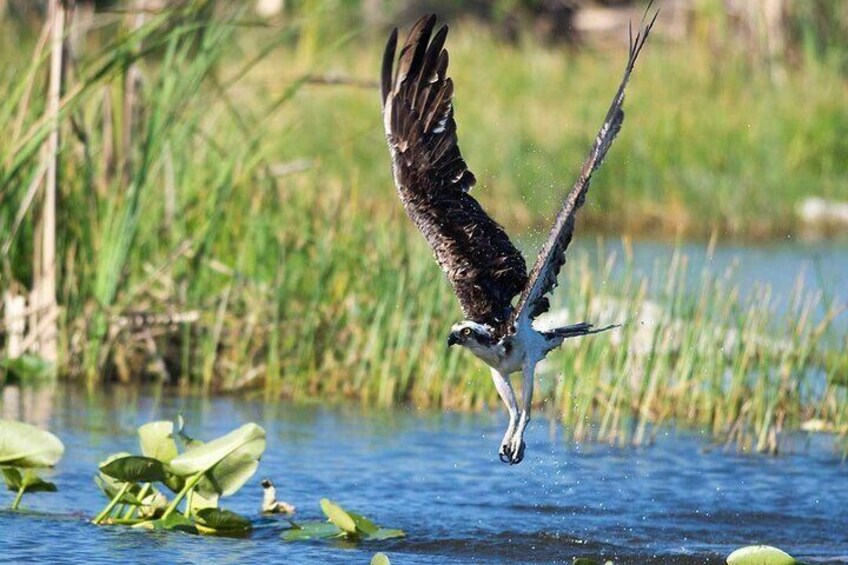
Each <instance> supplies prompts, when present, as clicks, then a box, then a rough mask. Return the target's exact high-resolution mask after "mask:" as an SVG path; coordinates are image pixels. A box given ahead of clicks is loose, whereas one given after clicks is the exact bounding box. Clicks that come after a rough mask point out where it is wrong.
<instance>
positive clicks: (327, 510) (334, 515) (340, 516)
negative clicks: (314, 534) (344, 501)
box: [321, 498, 356, 534]
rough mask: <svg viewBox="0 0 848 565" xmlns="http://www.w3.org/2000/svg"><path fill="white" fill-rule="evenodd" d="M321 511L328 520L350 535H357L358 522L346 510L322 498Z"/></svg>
mask: <svg viewBox="0 0 848 565" xmlns="http://www.w3.org/2000/svg"><path fill="white" fill-rule="evenodd" d="M321 510H322V511H323V512H324V515H325V516H327V519H328V520H330V522H332V523H333V524H335V525H336V526H338V527H339V528H341V529H342V530H344V531H345V532H347V533H349V534H355V533H356V522H355V521H354V520H353V518H352V517H351V516H350V514H348V513H347V512H345V510H344V509H343V508H342V507H341V506H339V505H338V504H336V503H334V502H333V501H331V500H329V499H327V498H322V499H321Z"/></svg>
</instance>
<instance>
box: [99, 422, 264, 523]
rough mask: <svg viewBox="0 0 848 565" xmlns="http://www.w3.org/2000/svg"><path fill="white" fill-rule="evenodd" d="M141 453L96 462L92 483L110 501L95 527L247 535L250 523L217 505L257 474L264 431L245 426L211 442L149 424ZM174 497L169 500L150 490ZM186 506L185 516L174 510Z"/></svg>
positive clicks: (143, 429) (143, 431)
mask: <svg viewBox="0 0 848 565" xmlns="http://www.w3.org/2000/svg"><path fill="white" fill-rule="evenodd" d="M138 435H139V440H140V444H141V452H142V455H140V456H139V455H130V454H127V453H117V454H114V455H110V456H109V457H108V458H107V459H106V460H105V461H103V463H101V464H100V469H99V473H98V475H97V476H96V477H95V482H97V485H98V486H99V487H100V489H101V490H102V491H103V492H104V494H106V496H107V498H109V503H108V504H107V505H106V507H105V508H103V510H102V511H101V512H100V513H99V514H98V515H97V516H96V517H95V518H94V520H93V523H94V524H104V523H106V524H125V525H132V526H133V527H137V528H143V529H151V530H159V529H166V530H170V529H178V530H182V531H190V532H195V533H198V532H199V533H203V534H227V535H235V534H239V533H243V532H246V531H249V530H250V528H251V522H250V520H249V519H247V518H245V517H243V516H239V515H238V514H236V513H234V512H231V511H229V510H224V509H222V508H220V507H219V506H218V503H219V499H220V498H221V497H224V496H230V495H232V494H234V493H236V492H237V491H238V490H239V489H240V488H241V487H242V486H243V485H244V483H245V482H247V480H248V479H249V478H250V477H252V476H253V474H254V473H255V472H256V468H257V467H258V466H259V459H260V458H261V457H262V453H263V452H264V451H265V430H263V429H262V428H261V427H259V426H257V425H256V424H245V425H243V426H242V427H240V428H238V429H236V430H233V431H232V432H230V433H228V434H226V435H224V436H222V437H219V438H216V439H214V440H212V441H209V442H206V443H204V442H201V441H198V440H195V439H193V438H190V437H189V436H187V435H186V434H185V433H184V432H183V430H182V422H180V426H179V428H178V430H177V434H176V436H177V437H179V438H180V440H181V443H182V447H183V449H182V452H180V450H178V448H177V443H176V440H175V434H174V424H173V423H172V422H168V421H161V422H151V423H149V424H145V425H143V426H141V427H140V428H139V429H138ZM154 483H159V484H161V485H163V486H165V487H167V488H168V489H169V490H171V491H172V492H173V493H174V498H173V499H172V500H171V501H168V500H167V498H166V497H165V495H163V494H162V493H161V492H160V491H159V490H157V489H156V488H155V487H154ZM183 502H185V504H184V510H183V512H179V511H178V507H179V505H180V504H181V503H183Z"/></svg>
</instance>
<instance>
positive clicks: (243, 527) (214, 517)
mask: <svg viewBox="0 0 848 565" xmlns="http://www.w3.org/2000/svg"><path fill="white" fill-rule="evenodd" d="M195 516H196V517H197V520H196V523H197V529H198V530H199V531H200V533H234V532H247V531H250V529H251V528H252V527H253V524H251V523H250V520H248V519H247V518H245V517H244V516H242V515H240V514H236V513H235V512H231V511H230V510H222V509H221V508H202V509H200V510H198V511H197V513H196V514H195Z"/></svg>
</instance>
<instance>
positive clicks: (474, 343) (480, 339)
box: [448, 320, 497, 352]
mask: <svg viewBox="0 0 848 565" xmlns="http://www.w3.org/2000/svg"><path fill="white" fill-rule="evenodd" d="M496 343H497V340H496V339H495V332H494V328H492V327H491V326H489V325H486V324H478V323H477V322H472V321H470V320H465V321H463V322H459V323H458V324H454V325H453V327H452V328H451V332H450V334H449V335H448V347H450V346H452V345H461V346H463V347H467V348H468V349H471V350H472V351H475V352H476V351H478V350H489V349H491V348H492V347H493V346H494V345H495V344H496Z"/></svg>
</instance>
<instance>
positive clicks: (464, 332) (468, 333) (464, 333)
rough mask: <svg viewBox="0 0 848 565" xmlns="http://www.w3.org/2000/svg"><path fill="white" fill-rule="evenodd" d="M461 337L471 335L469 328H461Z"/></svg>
mask: <svg viewBox="0 0 848 565" xmlns="http://www.w3.org/2000/svg"><path fill="white" fill-rule="evenodd" d="M462 335H464V336H469V335H471V328H463V330H462Z"/></svg>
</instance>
